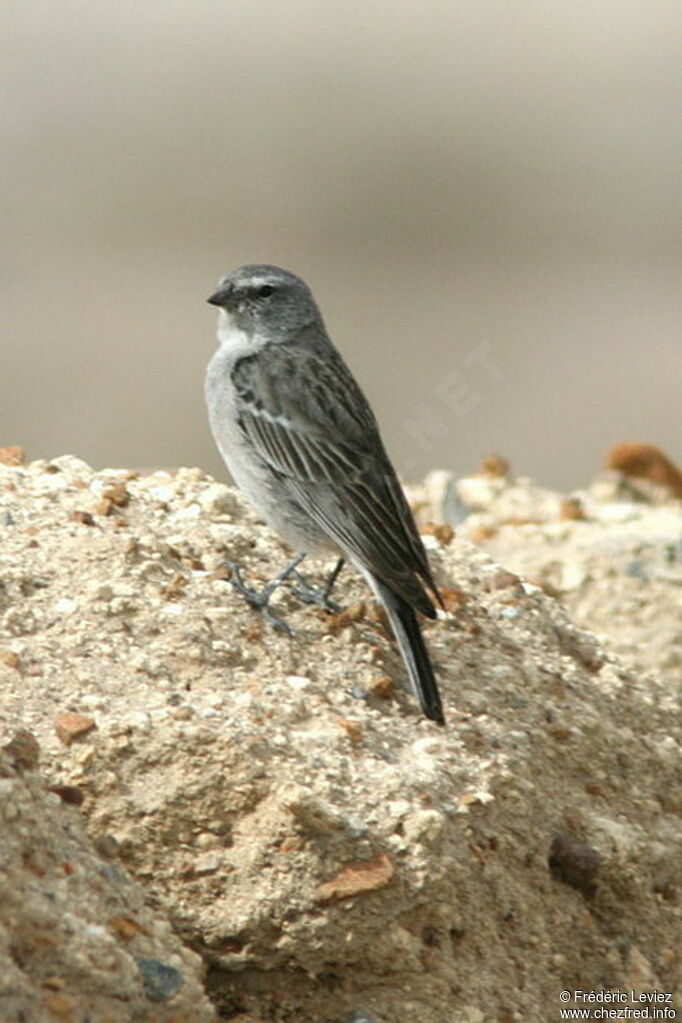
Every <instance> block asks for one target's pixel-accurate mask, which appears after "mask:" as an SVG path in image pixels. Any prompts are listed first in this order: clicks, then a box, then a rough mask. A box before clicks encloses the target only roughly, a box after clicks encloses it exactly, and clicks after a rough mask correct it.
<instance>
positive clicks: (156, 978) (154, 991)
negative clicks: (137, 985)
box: [135, 957, 183, 1002]
mask: <svg viewBox="0 0 682 1023" xmlns="http://www.w3.org/2000/svg"><path fill="white" fill-rule="evenodd" d="M135 962H136V963H137V967H138V969H139V971H140V974H141V975H142V983H143V984H144V989H145V993H146V995H147V998H148V999H149V1000H150V1001H151V1002H165V1001H166V1000H167V999H168V998H171V997H172V996H173V995H174V994H175V992H176V991H177V990H178V988H179V987H180V986H181V984H182V982H183V978H182V974H181V973H180V971H179V970H176V969H175V967H174V966H167V965H166V963H160V962H159V960H158V959H143V958H139V957H136V958H135Z"/></svg>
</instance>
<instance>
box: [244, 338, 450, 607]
mask: <svg viewBox="0 0 682 1023" xmlns="http://www.w3.org/2000/svg"><path fill="white" fill-rule="evenodd" d="M232 379H233V382H234V385H235V387H236V390H237V394H238V411H239V423H240V426H241V429H242V430H243V431H244V433H245V434H246V436H247V437H248V438H249V440H250V442H251V443H252V444H253V445H254V447H255V449H256V451H257V452H258V454H259V455H260V457H261V458H262V459H264V461H266V462H267V463H268V465H269V466H270V468H271V469H272V471H273V472H275V473H277V475H278V476H279V477H280V479H281V480H282V483H283V484H284V485H285V486H286V487H287V489H288V490H289V491H290V493H292V495H293V496H294V497H295V498H296V500H297V501H298V503H299V504H301V505H302V506H303V507H304V508H305V510H306V512H307V513H308V514H309V515H310V517H311V518H312V519H313V520H314V521H315V522H316V523H317V524H318V525H319V526H320V527H321V528H322V529H323V530H324V531H325V532H326V533H327V534H328V535H329V536H330V537H331V538H332V539H333V540H335V542H336V543H337V544H338V545H339V546H340V547H341V549H342V550H344V551H346V552H347V553H348V554H349V555H350V556H351V557H352V558H354V559H355V560H356V561H358V562H359V563H360V565H362V566H363V567H364V568H366V569H368V570H369V571H371V572H372V573H374V574H375V575H376V576H377V577H378V578H379V579H381V580H382V581H383V582H385V583H386V584H387V585H389V586H390V587H392V588H393V589H394V590H395V591H396V592H397V593H399V594H400V595H401V596H402V597H403V598H404V599H405V600H407V601H408V602H409V603H410V604H411V605H412V606H413V607H417V608H418V609H419V610H422V611H424V613H425V614H428V615H430V616H433V615H434V614H435V611H434V608H433V604H432V603H431V601H430V599H429V598H428V596H427V595H426V593H425V592H424V589H423V586H422V584H421V583H420V582H419V578H421V580H423V582H424V583H426V585H427V586H428V587H429V588H430V589H431V590H432V591H433V592H434V593H436V594H437V593H438V591H437V590H436V587H435V584H434V582H433V578H432V576H431V571H430V568H429V564H428V560H427V558H426V552H425V551H424V547H423V544H422V542H421V539H420V537H419V534H418V533H417V529H416V527H415V524H414V520H413V518H412V514H411V512H410V509H409V507H408V505H407V501H406V500H405V496H404V494H403V491H402V488H401V486H400V483H399V482H398V479H397V477H396V474H395V471H394V469H393V467H392V465H391V463H390V461H389V459H388V456H387V455H386V453H385V451H384V447H383V444H382V442H381V438H380V436H379V430H378V427H377V424H376V420H375V418H374V415H373V414H372V410H371V409H370V407H369V405H368V403H367V401H366V399H365V397H364V395H363V394H362V392H361V391H360V388H359V387H358V385H357V383H356V382H355V380H354V379H353V376H352V374H351V373H350V370H349V369H348V367H347V366H346V364H345V363H344V362H343V360H342V359H341V356H340V355H339V354H338V352H336V350H335V349H331V350H325V352H324V354H323V356H321V355H320V354H318V353H317V352H315V351H311V350H310V349H308V348H302V347H297V346H295V345H294V346H284V345H276V344H272V345H269V346H268V347H267V349H264V350H261V351H260V352H258V353H256V354H255V355H251V356H247V357H245V358H243V359H241V360H239V361H238V362H237V364H236V365H235V368H234V370H233V373H232ZM418 577H419V578H418Z"/></svg>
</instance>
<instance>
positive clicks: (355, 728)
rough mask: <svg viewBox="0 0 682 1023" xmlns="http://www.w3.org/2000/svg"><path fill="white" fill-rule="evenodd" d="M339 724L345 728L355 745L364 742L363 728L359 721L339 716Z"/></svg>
mask: <svg viewBox="0 0 682 1023" xmlns="http://www.w3.org/2000/svg"><path fill="white" fill-rule="evenodd" d="M339 725H340V726H341V728H343V730H344V732H345V733H346V735H347V736H348V738H349V739H350V741H351V742H352V743H353V745H354V746H359V745H360V744H361V743H362V728H361V727H360V725H359V724H358V723H357V721H350V720H349V719H348V718H339Z"/></svg>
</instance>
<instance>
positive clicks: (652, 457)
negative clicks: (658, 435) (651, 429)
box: [606, 444, 682, 497]
mask: <svg viewBox="0 0 682 1023" xmlns="http://www.w3.org/2000/svg"><path fill="white" fill-rule="evenodd" d="M606 468H607V469H614V470H616V471H617V472H620V473H622V474H623V476H632V477H634V478H635V479H646V480H649V481H650V482H651V483H655V484H657V485H658V486H662V487H665V488H666V489H667V490H669V491H670V493H671V494H672V495H673V496H674V497H682V472H680V470H679V469H678V468H677V466H676V465H674V464H673V462H671V460H670V459H669V458H668V456H667V455H665V454H664V453H663V452H662V451H661V449H660V448H657V447H655V446H654V445H653V444H616V445H615V447H612V448H611V450H610V451H609V453H608V456H607V459H606Z"/></svg>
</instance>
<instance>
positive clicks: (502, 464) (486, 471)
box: [481, 455, 511, 479]
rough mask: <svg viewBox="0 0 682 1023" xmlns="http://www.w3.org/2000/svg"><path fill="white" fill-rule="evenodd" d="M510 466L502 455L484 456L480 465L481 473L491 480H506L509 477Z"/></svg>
mask: <svg viewBox="0 0 682 1023" xmlns="http://www.w3.org/2000/svg"><path fill="white" fill-rule="evenodd" d="M510 471H511V469H510V465H509V462H508V461H507V459H506V458H503V457H502V455H486V457H485V458H484V459H483V464H482V465H481V472H482V473H483V475H484V476H492V477H493V478H505V479H506V478H508V477H509V475H510Z"/></svg>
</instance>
